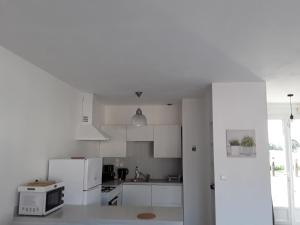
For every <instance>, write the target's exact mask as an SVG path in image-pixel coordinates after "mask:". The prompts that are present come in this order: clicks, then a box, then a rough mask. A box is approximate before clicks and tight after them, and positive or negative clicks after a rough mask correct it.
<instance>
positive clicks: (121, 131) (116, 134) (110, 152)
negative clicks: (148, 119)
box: [100, 125, 126, 157]
mask: <svg viewBox="0 0 300 225" xmlns="http://www.w3.org/2000/svg"><path fill="white" fill-rule="evenodd" d="M101 130H102V131H103V132H104V133H105V134H107V135H108V136H109V137H110V140H109V141H105V142H101V143H100V156H101V157H126V127H125V126H114V125H112V126H108V125H106V126H101Z"/></svg>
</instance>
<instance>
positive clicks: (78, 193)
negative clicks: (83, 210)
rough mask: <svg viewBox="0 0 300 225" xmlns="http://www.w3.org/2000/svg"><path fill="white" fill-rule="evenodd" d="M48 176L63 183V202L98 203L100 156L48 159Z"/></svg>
mask: <svg viewBox="0 0 300 225" xmlns="http://www.w3.org/2000/svg"><path fill="white" fill-rule="evenodd" d="M48 177H49V179H55V180H62V181H63V182H64V183H65V198H64V200H65V204H70V205H88V204H93V203H99V204H100V201H101V184H102V158H89V159H53V160H49V174H48Z"/></svg>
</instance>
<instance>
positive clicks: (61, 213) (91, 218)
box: [12, 205, 183, 225]
mask: <svg viewBox="0 0 300 225" xmlns="http://www.w3.org/2000/svg"><path fill="white" fill-rule="evenodd" d="M143 212H151V213H154V214H155V215H156V218H155V219H152V220H140V219H137V214H139V213H143ZM29 224H30V225H62V224H64V225H66V224H68V225H71V224H74V225H75V224H76V225H108V224H110V225H123V224H124V225H135V224H137V225H154V224H156V225H183V210H182V208H175V207H172V208H169V207H112V206H106V207H101V206H100V205H89V206H71V205H65V206H64V207H63V208H62V209H60V210H58V211H56V212H54V213H52V214H50V215H48V216H46V217H31V216H16V217H14V219H13V222H12V225H29Z"/></svg>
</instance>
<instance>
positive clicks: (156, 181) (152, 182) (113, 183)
mask: <svg viewBox="0 0 300 225" xmlns="http://www.w3.org/2000/svg"><path fill="white" fill-rule="evenodd" d="M122 184H125V185H128V184H132V185H135V184H136V185H155V184H156V185H182V182H180V181H171V182H169V181H168V180H166V179H150V181H149V182H145V181H142V182H140V181H137V182H133V181H132V179H128V180H125V181H119V180H113V181H108V182H104V183H103V184H102V185H111V186H117V185H122Z"/></svg>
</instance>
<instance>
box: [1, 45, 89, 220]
mask: <svg viewBox="0 0 300 225" xmlns="http://www.w3.org/2000/svg"><path fill="white" fill-rule="evenodd" d="M77 97H78V92H77V91H76V90H75V89H73V88H71V87H70V86H69V85H67V84H65V83H63V82H61V81H59V80H57V79H55V78H53V77H52V76H50V75H49V74H47V73H46V72H44V71H42V70H41V69H39V68H37V67H35V66H34V65H32V64H30V63H28V62H26V61H24V60H23V59H21V58H19V57H17V56H16V55H14V54H12V53H10V52H8V51H7V50H5V49H4V48H1V47H0V151H1V157H0V180H1V183H0V185H1V189H0V190H1V191H0V199H1V201H0V224H1V225H5V224H8V222H9V221H10V220H11V218H12V215H13V210H14V207H15V205H16V204H17V192H16V188H17V186H18V185H19V184H21V183H23V182H26V181H28V180H32V179H35V178H44V179H45V178H46V174H47V166H48V165H47V160H48V159H49V158H54V157H67V156H70V155H82V154H84V152H82V153H81V152H80V151H79V145H78V142H76V141H75V140H74V132H75V126H76V118H77V104H78V103H77ZM81 147H82V149H84V144H82V143H81Z"/></svg>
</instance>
